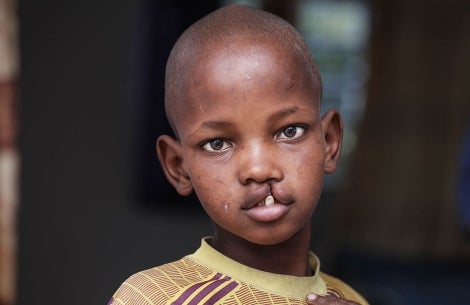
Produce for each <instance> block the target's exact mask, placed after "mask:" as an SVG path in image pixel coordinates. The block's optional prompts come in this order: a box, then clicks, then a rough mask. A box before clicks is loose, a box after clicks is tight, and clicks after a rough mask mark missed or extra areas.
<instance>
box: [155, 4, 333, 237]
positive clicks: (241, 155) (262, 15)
mask: <svg viewBox="0 0 470 305" xmlns="http://www.w3.org/2000/svg"><path fill="white" fill-rule="evenodd" d="M165 90H166V93H165V107H166V111H167V116H168V119H169V121H170V124H171V126H172V128H173V130H174V132H175V135H176V138H177V139H173V138H171V137H170V136H166V135H165V136H161V137H160V138H159V139H158V142H157V152H158V156H159V159H160V162H161V163H162V166H163V169H164V171H165V174H166V177H167V178H168V180H169V181H170V183H172V185H173V186H174V187H175V188H176V190H177V191H178V192H179V193H180V194H181V195H189V194H190V193H191V192H192V191H195V192H196V194H197V196H198V198H199V200H200V201H201V204H202V205H203V207H204V209H205V210H206V212H207V213H208V214H209V216H210V217H211V219H212V220H213V222H214V224H215V227H216V236H218V237H219V239H224V240H228V239H233V238H241V239H242V240H247V241H249V242H252V243H255V244H278V243H282V242H284V241H286V240H288V239H290V238H292V237H293V236H296V235H299V234H301V235H302V234H304V235H305V234H307V235H308V237H309V234H310V233H309V232H310V225H309V224H310V217H311V215H312V213H313V211H314V209H315V206H316V204H317V201H318V199H319V196H320V193H321V188H322V183H323V174H324V173H331V172H333V171H334V170H335V168H336V162H337V160H338V157H339V153H340V148H341V134H342V123H341V119H340V117H339V114H338V113H337V112H335V111H329V112H327V113H326V114H325V115H324V116H323V118H321V117H320V107H319V106H320V105H319V104H320V98H321V90H322V85H321V79H320V76H319V73H318V71H317V68H316V66H315V63H314V61H313V58H312V56H311V54H310V51H309V49H308V47H307V45H306V44H305V42H304V41H303V39H302V38H301V36H300V35H299V34H298V32H297V31H296V30H295V29H294V28H293V27H292V26H291V25H289V24H288V23H287V22H285V21H284V20H282V19H280V18H279V17H276V16H274V15H272V14H269V13H266V12H263V11H260V10H257V9H254V8H251V7H246V6H229V7H225V8H222V9H219V10H217V11H215V12H214V13H212V14H210V15H208V16H206V17H204V18H203V19H201V20H200V21H198V22H196V23H195V24H194V25H192V26H191V27H190V28H189V29H188V30H186V31H185V32H184V33H183V35H182V36H181V37H180V38H179V40H178V41H177V43H176V44H175V46H174V48H173V50H172V52H171V55H170V58H169V59H168V63H167V72H166V82H165Z"/></svg>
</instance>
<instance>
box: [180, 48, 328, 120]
mask: <svg viewBox="0 0 470 305" xmlns="http://www.w3.org/2000/svg"><path fill="white" fill-rule="evenodd" d="M200 54H202V55H201V56H199V57H198V58H194V62H196V64H195V65H194V66H193V67H192V68H191V69H189V70H188V71H187V72H188V73H187V75H186V77H185V78H184V81H183V82H182V83H181V88H180V89H181V91H180V94H179V98H178V99H177V100H175V106H176V107H174V112H176V113H174V114H175V117H174V119H175V121H180V120H181V119H182V120H185V121H187V120H189V119H190V118H191V115H192V114H194V111H193V110H194V109H200V108H201V107H203V106H204V105H203V104H206V103H207V101H209V100H210V101H211V103H212V105H211V106H212V107H214V106H215V107H216V106H217V105H216V104H217V101H222V100H224V101H227V96H232V97H233V99H236V98H240V97H241V96H242V95H244V94H247V93H248V92H250V93H252V94H253V93H256V92H258V93H259V94H261V93H262V92H264V91H265V90H266V89H267V88H285V89H286V90H287V89H289V90H294V89H296V90H297V89H299V90H300V89H301V90H304V91H305V92H307V93H308V94H309V95H310V96H311V97H310V100H311V102H312V104H317V103H319V98H320V97H319V90H318V88H315V87H316V86H315V84H314V81H313V79H312V75H311V73H309V71H310V69H309V67H305V62H304V61H302V59H301V58H298V55H297V54H295V53H294V52H289V51H288V50H285V49H283V48H280V47H277V46H276V45H273V44H272V43H270V42H254V41H252V40H245V41H243V42H241V43H236V44H233V43H232V44H231V45H226V44H223V43H221V44H218V45H211V46H209V47H208V48H206V50H205V51H204V52H201V53H200ZM208 94H211V97H215V98H211V99H209V98H204V97H203V95H208ZM260 98H262V97H260ZM214 103H215V104H214ZM206 106H207V105H206ZM175 123H176V125H179V124H178V123H177V122H175Z"/></svg>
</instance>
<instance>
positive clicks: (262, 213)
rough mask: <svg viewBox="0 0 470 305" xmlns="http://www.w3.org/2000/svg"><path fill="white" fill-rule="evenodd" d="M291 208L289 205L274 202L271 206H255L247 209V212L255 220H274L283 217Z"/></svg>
mask: <svg viewBox="0 0 470 305" xmlns="http://www.w3.org/2000/svg"><path fill="white" fill-rule="evenodd" d="M288 210H289V207H288V206H287V205H283V204H273V205H270V206H255V207H253V208H251V209H248V210H246V211H245V212H246V214H247V215H248V217H250V218H251V219H253V220H256V221H260V222H272V221H276V220H278V219H281V218H282V217H283V216H284V215H285V214H286V213H287V211H288Z"/></svg>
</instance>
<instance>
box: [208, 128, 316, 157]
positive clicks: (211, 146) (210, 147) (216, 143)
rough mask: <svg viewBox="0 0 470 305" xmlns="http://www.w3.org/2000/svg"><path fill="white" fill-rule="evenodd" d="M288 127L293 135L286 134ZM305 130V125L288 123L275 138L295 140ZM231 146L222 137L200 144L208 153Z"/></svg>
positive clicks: (221, 150) (222, 150) (219, 151)
mask: <svg viewBox="0 0 470 305" xmlns="http://www.w3.org/2000/svg"><path fill="white" fill-rule="evenodd" d="M290 128H295V135H293V136H287V135H286V131H287V130H288V129H290ZM299 132H300V134H298V133H299ZM306 132H307V128H306V127H305V126H299V125H289V126H286V127H284V128H283V129H281V131H279V132H278V133H277V134H276V136H275V139H278V140H282V141H285V140H287V141H292V140H297V139H299V138H300V137H302V136H303V135H305V133H306ZM220 145H222V146H221V147H220V148H214V146H220ZM231 146H232V144H231V143H230V142H228V141H227V140H225V139H222V138H215V139H211V140H208V141H205V142H203V143H202V144H201V145H200V147H201V149H202V150H205V151H207V152H209V153H221V152H224V151H225V150H227V149H229V148H230V147H231Z"/></svg>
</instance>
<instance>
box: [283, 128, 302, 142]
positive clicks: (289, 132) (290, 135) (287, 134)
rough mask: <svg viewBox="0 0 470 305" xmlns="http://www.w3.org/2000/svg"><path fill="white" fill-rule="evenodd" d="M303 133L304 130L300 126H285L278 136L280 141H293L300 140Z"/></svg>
mask: <svg viewBox="0 0 470 305" xmlns="http://www.w3.org/2000/svg"><path fill="white" fill-rule="evenodd" d="M304 133H305V128H304V127H301V126H287V127H286V128H284V129H283V130H282V131H281V132H280V133H279V135H278V138H279V139H281V140H285V139H288V140H294V139H297V138H300V137H301V136H303V135H304Z"/></svg>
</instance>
